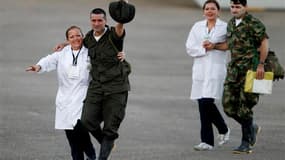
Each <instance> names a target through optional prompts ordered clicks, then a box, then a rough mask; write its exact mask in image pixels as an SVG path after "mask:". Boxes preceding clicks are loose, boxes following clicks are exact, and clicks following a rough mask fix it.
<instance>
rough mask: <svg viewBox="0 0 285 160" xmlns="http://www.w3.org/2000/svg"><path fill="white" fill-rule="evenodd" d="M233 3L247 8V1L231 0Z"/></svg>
mask: <svg viewBox="0 0 285 160" xmlns="http://www.w3.org/2000/svg"><path fill="white" fill-rule="evenodd" d="M231 2H233V4H241V5H243V6H246V4H247V0H231Z"/></svg>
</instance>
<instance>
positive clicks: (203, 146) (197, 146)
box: [194, 142, 213, 151]
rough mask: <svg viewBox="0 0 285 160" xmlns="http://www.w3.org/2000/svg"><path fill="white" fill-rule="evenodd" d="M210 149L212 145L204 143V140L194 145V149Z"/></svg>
mask: <svg viewBox="0 0 285 160" xmlns="http://www.w3.org/2000/svg"><path fill="white" fill-rule="evenodd" d="M212 149H213V146H211V145H209V144H207V143H204V142H202V143H200V144H198V145H196V146H194V150H196V151H209V150H212Z"/></svg>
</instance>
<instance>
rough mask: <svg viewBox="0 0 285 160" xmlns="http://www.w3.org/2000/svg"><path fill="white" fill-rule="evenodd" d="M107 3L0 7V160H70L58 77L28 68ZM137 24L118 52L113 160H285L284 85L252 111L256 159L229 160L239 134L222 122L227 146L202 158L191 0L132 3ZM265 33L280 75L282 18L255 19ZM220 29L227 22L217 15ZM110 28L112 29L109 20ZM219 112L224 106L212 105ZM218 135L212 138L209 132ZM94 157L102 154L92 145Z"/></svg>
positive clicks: (68, 0)
mask: <svg viewBox="0 0 285 160" xmlns="http://www.w3.org/2000/svg"><path fill="white" fill-rule="evenodd" d="M109 2H111V1H110V0H107V1H106V0H92V1H91V0H81V1H76V0H25V1H21V0H9V1H6V0H0V4H1V5H0V19H1V21H0V75H1V77H0V88H1V90H0V160H69V159H71V157H70V148H69V145H68V142H67V140H66V137H65V134H64V132H63V131H61V130H55V129H54V115H55V103H54V101H55V95H56V91H57V80H56V74H55V72H51V73H46V74H43V75H38V74H32V73H27V72H25V71H24V70H25V68H26V67H27V66H29V65H31V64H34V63H36V62H37V61H38V60H39V59H40V58H41V57H43V56H46V55H47V54H50V53H52V48H53V47H54V46H55V45H56V44H57V43H59V42H62V41H64V40H65V38H64V34H65V30H66V29H67V27H69V26H71V25H78V26H80V27H81V28H82V29H83V31H84V32H85V33H86V32H87V31H88V30H89V29H90V25H89V12H90V11H91V9H93V8H95V7H102V8H104V9H106V10H107V8H108V4H109ZM129 2H130V3H133V4H134V5H135V6H136V9H137V10H136V11H137V12H136V17H135V19H134V21H133V22H131V23H129V24H126V26H125V27H126V32H127V34H126V39H125V46H124V50H125V52H126V54H127V59H128V61H129V62H130V63H131V64H132V74H131V75H130V82H131V85H132V89H131V92H130V95H129V101H128V106H127V115H126V117H125V120H124V122H123V123H122V125H121V128H120V137H119V139H118V140H117V141H116V146H117V147H116V149H115V150H114V151H113V152H112V156H111V158H110V160H283V159H284V153H285V124H284V122H285V105H284V99H283V98H284V97H285V81H284V80H282V81H278V82H274V86H273V93H272V94H271V95H264V96H261V98H260V102H259V104H258V105H257V106H256V107H255V108H254V112H255V114H254V117H255V122H256V123H257V124H259V125H260V126H261V127H262V131H261V133H260V134H259V136H258V142H257V144H256V145H255V147H254V149H253V153H252V154H244V155H234V154H232V152H231V151H232V149H233V148H235V147H236V146H238V145H239V144H240V138H241V135H240V134H241V131H240V126H239V125H238V124H237V123H236V122H235V121H233V120H232V119H230V118H228V117H227V116H225V115H224V114H223V115H224V117H225V120H226V122H227V123H228V125H229V127H230V128H231V131H232V133H231V136H230V141H229V143H227V144H226V145H225V146H223V147H215V148H214V150H212V151H205V152H198V151H194V150H193V146H194V145H196V144H197V143H199V142H200V136H199V132H200V121H199V113H198V108H197V103H196V102H194V101H190V100H189V95H190V87H191V67H192V59H191V57H189V56H188V55H187V54H186V51H185V41H186V38H187V36H188V33H189V30H190V28H191V26H192V25H193V24H194V23H195V22H196V21H198V20H201V19H203V16H202V10H201V8H198V7H197V5H195V4H194V2H192V1H189V0H181V1H171V0H164V1H163V0H151V1H150V0H149V1H147V0H129ZM252 14H254V15H255V16H256V17H258V18H260V19H261V20H262V21H263V22H264V24H265V25H266V27H267V33H268V34H269V36H270V48H272V49H273V50H274V51H276V53H277V55H278V58H279V60H280V62H281V63H282V64H283V66H284V65H285V48H284V45H285V43H284V37H285V32H284V27H285V21H284V20H282V19H284V15H285V12H284V11H282V10H278V11H272V10H271V11H263V12H252ZM220 17H221V19H223V20H225V21H227V20H229V18H230V17H231V15H230V13H229V11H228V10H224V11H222V13H221V15H220ZM108 22H109V24H111V25H113V24H115V23H114V22H113V21H112V20H111V18H110V16H108ZM217 104H218V105H219V108H220V110H221V112H222V113H223V111H222V106H221V105H220V103H219V102H217ZM215 135H217V131H216V130H215ZM94 145H95V146H96V150H97V153H98V151H99V146H98V144H97V143H96V142H95V141H94Z"/></svg>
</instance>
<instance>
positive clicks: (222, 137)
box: [218, 128, 231, 146]
mask: <svg viewBox="0 0 285 160" xmlns="http://www.w3.org/2000/svg"><path fill="white" fill-rule="evenodd" d="M230 134H231V130H230V128H228V131H227V133H226V134H220V135H219V136H218V145H219V146H222V145H224V144H226V143H227V142H228V141H229V140H230Z"/></svg>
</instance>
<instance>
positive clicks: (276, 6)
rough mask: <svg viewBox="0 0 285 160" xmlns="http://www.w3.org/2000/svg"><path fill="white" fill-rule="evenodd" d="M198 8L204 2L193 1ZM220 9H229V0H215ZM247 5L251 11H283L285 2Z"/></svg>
mask: <svg viewBox="0 0 285 160" xmlns="http://www.w3.org/2000/svg"><path fill="white" fill-rule="evenodd" d="M194 1H195V2H196V3H197V4H198V5H199V6H201V7H202V6H203V4H204V2H205V1H206V0H194ZM217 1H218V2H219V4H220V5H221V8H229V4H230V0H217ZM247 5H248V7H249V8H252V9H260V10H262V9H285V0H248V1H247Z"/></svg>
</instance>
